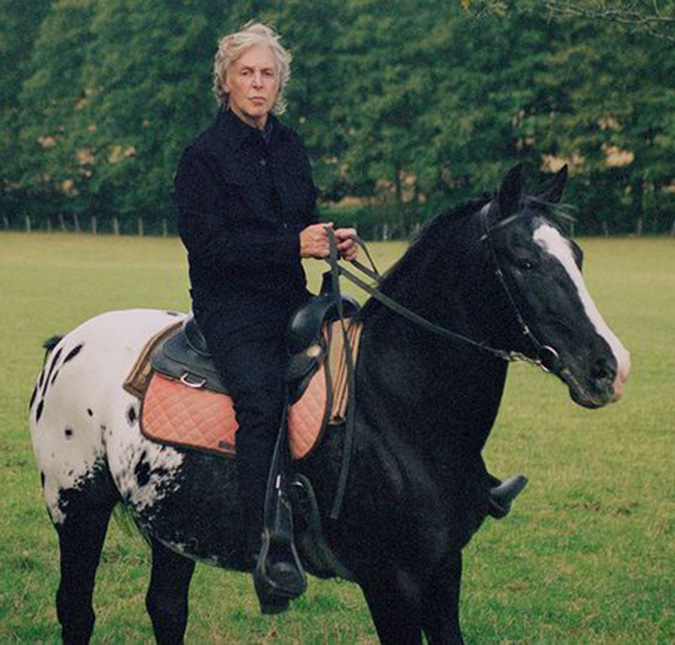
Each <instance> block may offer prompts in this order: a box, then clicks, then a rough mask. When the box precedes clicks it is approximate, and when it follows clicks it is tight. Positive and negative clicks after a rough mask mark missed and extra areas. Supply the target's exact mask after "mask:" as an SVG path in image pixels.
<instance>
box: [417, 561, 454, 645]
mask: <svg viewBox="0 0 675 645" xmlns="http://www.w3.org/2000/svg"><path fill="white" fill-rule="evenodd" d="M461 582H462V552H461V551H460V550H457V551H456V552H453V553H451V554H450V555H449V556H448V557H447V558H446V560H445V561H444V562H443V564H442V565H441V566H440V567H439V568H438V571H436V572H434V575H433V576H432V577H431V578H430V579H429V580H428V581H427V582H426V584H425V585H424V589H423V592H422V622H423V626H424V633H425V635H426V637H427V640H428V641H429V643H430V644H432V645H436V644H437V643H442V644H443V645H461V644H462V643H464V639H463V638H462V632H461V629H460V627H459V592H460V586H461Z"/></svg>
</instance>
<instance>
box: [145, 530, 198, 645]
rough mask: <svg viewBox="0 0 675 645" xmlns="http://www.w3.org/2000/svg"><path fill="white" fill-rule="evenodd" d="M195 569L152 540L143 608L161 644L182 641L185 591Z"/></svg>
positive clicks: (170, 644)
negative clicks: (150, 560) (149, 567)
mask: <svg viewBox="0 0 675 645" xmlns="http://www.w3.org/2000/svg"><path fill="white" fill-rule="evenodd" d="M194 570H195V563H194V561H193V560H190V559H188V558H185V557H183V556H182V555H178V554H177V553H174V552H173V551H171V550H170V549H168V548H167V547H165V546H164V545H163V544H161V543H160V542H158V541H157V540H155V539H153V540H152V576H151V578H150V587H149V589H148V593H147V596H146V598H145V605H146V607H147V609H148V613H149V614H150V618H151V619H152V628H153V630H154V632H155V639H156V640H157V643H159V644H160V645H174V644H179V643H182V642H183V636H184V635H185V628H186V627H187V621H188V590H189V587H190V580H192V574H193V572H194Z"/></svg>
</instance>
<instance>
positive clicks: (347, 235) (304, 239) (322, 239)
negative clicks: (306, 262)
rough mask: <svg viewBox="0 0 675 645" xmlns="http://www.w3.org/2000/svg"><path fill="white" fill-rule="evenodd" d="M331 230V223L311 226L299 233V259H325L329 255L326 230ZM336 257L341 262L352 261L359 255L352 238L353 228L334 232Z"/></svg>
mask: <svg viewBox="0 0 675 645" xmlns="http://www.w3.org/2000/svg"><path fill="white" fill-rule="evenodd" d="M329 228H331V229H332V228H333V222H326V223H325V224H312V225H311V226H308V227H307V228H306V229H304V230H302V231H301V232H300V257H301V258H316V259H318V260H320V259H322V258H327V257H328V255H329V254H330V244H329V242H328V233H327V229H329ZM334 232H335V240H336V242H337V249H338V255H339V256H340V257H341V258H342V259H343V260H348V261H350V260H354V259H356V256H357V255H358V254H359V247H358V246H357V244H356V242H355V240H354V238H355V237H356V229H355V228H338V229H336V230H335V231H334Z"/></svg>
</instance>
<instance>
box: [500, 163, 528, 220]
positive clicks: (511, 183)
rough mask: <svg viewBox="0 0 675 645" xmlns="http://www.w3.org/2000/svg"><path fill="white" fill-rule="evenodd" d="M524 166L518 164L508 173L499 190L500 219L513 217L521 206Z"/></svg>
mask: <svg viewBox="0 0 675 645" xmlns="http://www.w3.org/2000/svg"><path fill="white" fill-rule="evenodd" d="M522 171H523V164H520V163H519V164H517V165H515V166H513V168H511V170H509V171H508V172H507V173H506V177H504V181H502V185H501V186H500V188H499V217H500V218H505V217H510V216H511V215H513V214H514V213H515V212H516V211H517V210H518V207H519V206H520V197H521V195H522V193H523V175H522Z"/></svg>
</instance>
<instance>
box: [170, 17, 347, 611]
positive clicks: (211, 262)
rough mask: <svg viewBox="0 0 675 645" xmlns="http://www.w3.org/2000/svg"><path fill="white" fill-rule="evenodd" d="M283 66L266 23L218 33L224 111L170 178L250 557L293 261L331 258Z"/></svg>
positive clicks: (291, 296) (343, 244) (277, 401)
mask: <svg viewBox="0 0 675 645" xmlns="http://www.w3.org/2000/svg"><path fill="white" fill-rule="evenodd" d="M290 62H291V56H290V54H289V53H288V52H287V51H286V50H285V49H284V48H283V47H282V46H281V45H280V43H279V37H278V35H277V34H276V33H275V32H274V31H273V30H272V29H271V28H270V27H268V26H266V25H262V24H259V23H249V24H248V25H246V26H244V27H243V28H242V29H241V30H240V31H238V32H236V33H233V34H229V35H227V36H225V37H224V38H223V39H222V40H221V41H220V44H219V48H218V52H217V54H216V57H215V65H214V92H215V94H216V97H217V99H218V101H219V103H220V104H221V109H220V110H219V112H218V115H217V117H216V120H215V123H214V124H213V125H212V126H211V127H209V128H208V129H207V130H206V131H205V132H203V133H202V134H200V135H199V136H198V137H197V138H196V139H195V140H194V141H193V142H192V143H191V144H190V145H189V146H188V147H187V148H186V150H185V152H184V153H183V156H182V158H181V160H180V163H179V167H178V171H177V173H176V179H175V197H176V202H177V206H178V222H179V231H180V235H181V239H182V240H183V243H184V244H185V246H186V248H187V250H188V260H189V266H190V281H191V296H192V302H193V310H194V314H195V317H196V319H197V322H198V324H199V326H200V327H201V329H202V331H203V333H204V336H205V338H206V341H207V344H208V346H209V349H210V350H211V352H212V354H213V357H214V360H215V363H216V366H217V368H218V370H219V371H220V373H221V375H222V377H223V379H224V382H225V383H227V385H228V387H229V388H230V391H231V393H232V397H233V399H234V404H235V410H236V414H237V421H238V424H239V430H238V432H237V436H236V444H237V446H236V448H237V473H238V482H239V491H240V495H241V500H242V508H243V512H244V519H245V522H246V525H247V534H248V546H247V552H248V557H250V558H251V563H253V562H255V558H256V555H257V554H258V552H259V550H260V547H261V534H262V529H263V512H264V500H265V490H266V482H267V476H268V472H269V468H270V463H271V459H272V453H273V450H274V444H275V440H276V436H277V432H278V429H279V425H280V421H281V417H282V411H283V406H284V400H285V397H284V372H285V369H286V362H287V353H286V348H285V343H284V341H285V331H286V327H287V323H288V320H289V318H290V316H291V314H292V313H293V311H294V310H295V309H297V307H298V306H299V305H301V304H302V303H303V302H304V301H306V300H307V299H308V298H309V297H310V294H309V293H308V291H307V288H306V278H305V273H304V270H303V267H302V263H301V260H302V259H303V258H324V257H326V256H327V255H328V253H329V244H328V236H327V232H326V228H327V227H331V226H332V224H331V223H325V224H320V223H319V222H318V220H317V215H316V189H315V187H314V183H313V181H312V173H311V168H310V163H309V159H308V157H307V153H306V151H305V147H304V145H303V143H302V141H301V139H300V137H299V136H298V135H297V134H296V133H295V132H294V131H293V130H291V129H290V128H288V127H287V126H285V125H284V124H282V123H281V122H280V121H279V120H278V119H277V118H276V116H275V115H276V114H280V113H282V112H283V111H284V109H285V101H284V88H285V86H286V83H287V81H288V78H289V74H290ZM335 234H336V238H337V240H338V249H339V251H340V253H341V255H342V257H344V258H346V259H352V258H354V257H355V256H356V253H357V247H356V246H355V243H354V240H353V239H352V238H353V236H354V235H355V231H354V230H353V229H338V230H336V231H335ZM272 573H273V575H276V576H277V579H276V580H273V582H274V590H275V593H280V594H281V596H286V597H287V598H288V597H294V596H296V595H298V594H299V593H301V592H302V590H303V589H304V578H303V579H302V580H300V579H299V577H298V576H299V572H298V571H297V569H296V568H294V566H293V564H292V562H284V561H283V559H282V561H280V562H278V563H275V568H274V570H273V571H272ZM256 590H257V591H258V595H259V597H260V599H261V606H262V607H263V610H265V609H267V610H271V607H270V602H269V598H268V597H264V595H265V590H263V591H262V592H261V590H260V589H259V588H258V584H256ZM283 600H284V598H282V602H281V606H283V605H284V603H283ZM272 604H273V603H272ZM285 604H287V600H286V603H285ZM265 605H267V607H266V606H265Z"/></svg>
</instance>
